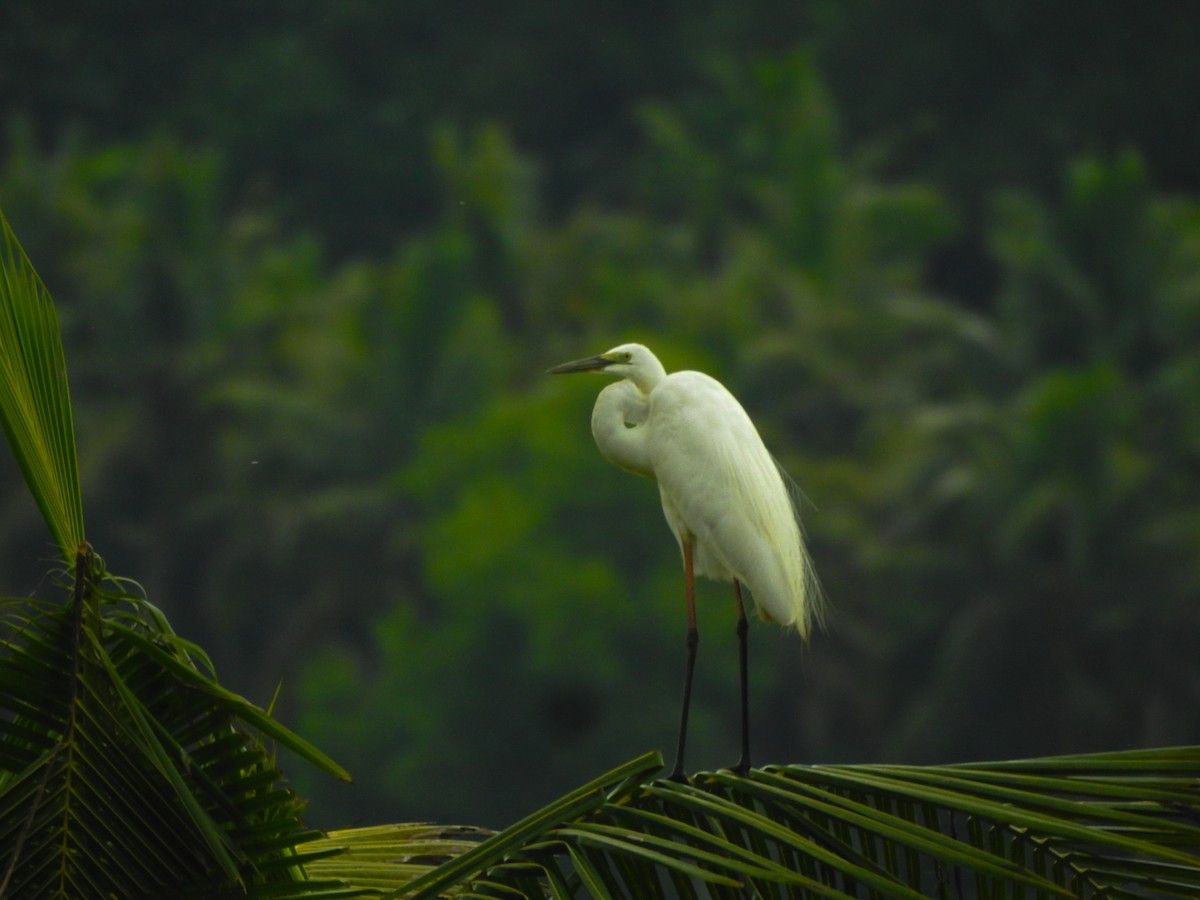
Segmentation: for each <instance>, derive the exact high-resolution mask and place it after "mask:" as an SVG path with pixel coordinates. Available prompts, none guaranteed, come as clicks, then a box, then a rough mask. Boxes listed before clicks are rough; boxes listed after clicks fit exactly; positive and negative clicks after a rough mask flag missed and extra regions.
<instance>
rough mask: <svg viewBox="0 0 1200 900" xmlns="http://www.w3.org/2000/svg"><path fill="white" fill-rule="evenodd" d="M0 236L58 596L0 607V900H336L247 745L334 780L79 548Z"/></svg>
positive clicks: (274, 781) (335, 889) (23, 403)
mask: <svg viewBox="0 0 1200 900" xmlns="http://www.w3.org/2000/svg"><path fill="white" fill-rule="evenodd" d="M0 230H2V231H3V248H2V254H0V419H2V421H3V423H4V429H5V434H6V435H7V437H8V441H9V445H10V446H11V447H12V449H13V453H14V455H15V457H16V459H17V462H18V463H19V465H20V467H21V469H22V471H23V472H24V474H25V478H26V482H27V484H28V486H29V489H30V491H31V492H32V494H33V496H34V498H35V500H36V501H37V503H38V506H39V507H40V508H41V510H42V512H43V515H44V516H45V519H46V522H47V524H48V525H49V527H50V530H51V532H52V533H53V535H54V538H55V541H56V542H57V544H58V546H59V550H60V552H61V553H62V555H63V557H64V559H65V560H67V562H68V565H69V569H68V570H67V571H66V572H65V573H64V575H63V577H62V579H61V580H63V581H66V582H67V583H68V584H70V585H71V588H70V590H69V592H68V595H67V597H66V598H65V602H50V601H44V600H35V599H2V598H0V896H3V897H6V898H7V897H30V898H39V900H41V898H64V900H65V898H86V897H164V896H191V895H193V894H194V895H197V896H205V897H221V896H225V895H229V896H239V897H244V896H246V895H247V894H258V895H260V896H270V897H281V898H287V897H319V896H334V897H342V896H347V895H348V893H347V890H346V888H345V887H344V886H343V885H342V884H341V883H340V882H320V881H317V880H313V879H309V878H308V877H307V875H306V873H305V871H304V864H305V863H306V862H308V861H309V860H311V859H313V858H315V857H317V856H320V855H321V854H322V853H325V852H331V851H325V850H321V849H317V850H311V849H310V850H309V851H307V852H305V853H299V852H297V850H296V846H297V844H299V843H303V842H309V841H311V840H312V839H313V838H314V837H315V836H316V835H315V834H314V833H313V832H311V831H309V830H308V829H307V828H305V826H304V824H303V821H302V819H301V816H300V813H301V809H302V803H301V802H300V800H299V799H298V798H297V797H296V796H295V794H294V793H293V792H292V791H291V790H290V789H289V788H288V787H287V785H286V783H285V782H284V779H283V775H282V773H281V772H280V771H279V770H278V768H277V767H276V766H275V763H274V760H273V753H272V751H271V750H270V748H268V746H267V745H266V743H265V740H266V738H272V739H274V740H275V741H277V742H278V743H279V744H281V745H283V746H285V747H287V748H288V749H290V750H292V751H293V752H295V753H296V754H298V755H299V756H300V757H301V758H304V759H307V760H308V761H310V762H312V763H314V764H315V765H317V766H319V767H320V768H322V769H324V770H325V771H327V772H329V773H331V774H333V775H335V776H337V777H341V778H347V779H348V778H349V776H348V775H347V774H346V772H345V771H344V770H343V769H341V768H340V767H339V766H338V765H337V764H336V763H334V762H333V761H332V760H331V759H329V758H328V757H327V756H325V755H324V754H323V753H321V752H320V751H319V750H317V749H316V748H315V747H313V746H312V745H311V744H309V743H308V742H307V741H304V740H303V739H302V738H300V737H298V736H297V735H295V734H293V733H292V732H290V731H289V730H288V729H286V728H284V727H283V726H282V725H280V724H279V723H278V722H276V721H275V720H273V719H272V718H271V717H270V716H269V715H268V714H267V713H265V712H264V711H263V710H261V709H259V708H257V707H256V706H254V705H253V704H251V703H249V702H248V701H246V700H245V699H243V698H241V697H239V696H237V695H236V694H234V693H232V692H230V691H228V690H226V689H225V688H223V687H222V686H221V685H220V684H218V683H217V681H216V679H215V677H214V675H213V673H212V670H211V668H212V667H211V665H210V664H209V662H208V660H207V658H206V657H205V656H204V654H203V653H202V652H201V651H199V650H198V648H196V647H195V646H193V645H192V644H190V643H188V642H187V641H184V640H182V639H180V638H179V637H177V636H176V635H175V634H174V633H173V632H172V631H171V629H170V627H169V626H168V625H167V622H166V619H165V617H163V616H162V614H161V613H159V612H158V610H156V609H155V608H154V607H153V606H151V605H150V604H149V603H148V602H146V601H145V600H144V599H142V598H140V597H138V596H134V595H131V594H129V593H127V592H126V591H124V590H123V589H122V588H121V587H120V583H119V582H117V581H115V580H114V579H112V578H110V577H109V576H108V574H107V572H106V571H105V569H104V566H103V564H102V562H101V561H100V560H99V558H98V557H97V556H96V555H95V554H94V553H93V552H92V550H91V548H90V547H89V546H88V544H87V542H86V540H85V538H84V531H83V514H82V508H81V503H80V492H79V479H78V473H77V467H76V460H75V445H74V434H73V426H72V422H71V409H70V402H69V397H68V394H67V379H66V368H65V364H64V361H63V352H62V343H61V338H60V335H59V331H58V323H57V319H56V317H55V313H54V308H53V306H52V304H51V301H50V297H49V294H48V293H47V292H46V289H45V286H44V285H43V284H42V282H41V280H40V279H39V278H38V277H37V274H36V273H35V272H34V270H33V267H32V266H31V265H30V263H29V260H28V259H27V258H26V257H25V254H24V252H23V251H22V250H21V248H20V245H19V244H18V243H17V240H16V238H15V236H14V235H13V233H12V230H11V229H10V228H9V226H8V223H7V221H6V220H4V218H3V215H2V214H0ZM351 893H353V892H351Z"/></svg>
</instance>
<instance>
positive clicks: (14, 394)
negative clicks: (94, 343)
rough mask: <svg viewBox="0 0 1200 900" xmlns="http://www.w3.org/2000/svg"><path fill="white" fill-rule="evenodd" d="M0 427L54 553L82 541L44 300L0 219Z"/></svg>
mask: <svg viewBox="0 0 1200 900" xmlns="http://www.w3.org/2000/svg"><path fill="white" fill-rule="evenodd" d="M0 231H2V232H3V241H2V242H0V422H2V423H3V426H4V433H5V435H6V436H7V437H8V444H9V446H10V447H11V448H12V451H13V455H14V457H15V458H16V460H17V465H18V466H20V468H21V472H22V474H23V475H24V476H25V482H26V484H27V485H28V486H29V491H30V493H31V494H32V495H33V498H34V501H35V502H36V503H37V505H38V508H39V509H40V510H41V512H42V516H43V517H44V518H45V520H46V524H47V526H48V527H49V528H50V532H51V534H53V535H54V540H55V543H56V544H57V546H58V549H59V553H60V554H61V555H62V558H63V559H64V560H67V561H70V560H71V559H72V558H73V556H74V553H75V550H76V548H77V547H78V546H79V545H80V543H81V542H82V541H83V539H84V531H83V502H82V499H81V495H80V489H79V466H78V463H77V461H76V458H75V426H74V422H73V419H72V416H71V400H70V396H69V392H68V390H67V367H66V363H65V361H64V358H63V348H62V336H61V334H60V332H59V327H58V317H57V315H56V313H55V311H54V304H53V303H52V302H51V299H50V294H49V292H48V291H47V290H46V286H45V285H44V284H43V283H42V280H41V278H39V277H38V274H37V272H36V271H35V270H34V268H33V265H32V263H30V261H29V259H28V257H26V256H25V251H24V250H22V249H21V245H20V243H19V242H18V241H17V237H16V235H15V234H14V233H13V230H12V228H11V227H10V226H9V224H8V220H7V219H6V218H5V217H4V214H3V212H0Z"/></svg>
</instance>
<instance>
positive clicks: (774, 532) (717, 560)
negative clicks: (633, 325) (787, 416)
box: [549, 344, 821, 780]
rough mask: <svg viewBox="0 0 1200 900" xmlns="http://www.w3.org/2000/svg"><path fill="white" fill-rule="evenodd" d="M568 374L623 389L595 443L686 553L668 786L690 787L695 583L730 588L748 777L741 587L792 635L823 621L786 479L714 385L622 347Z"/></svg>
mask: <svg viewBox="0 0 1200 900" xmlns="http://www.w3.org/2000/svg"><path fill="white" fill-rule="evenodd" d="M568 372H600V373H603V374H606V375H616V376H617V377H619V378H621V381H618V382H617V383H616V384H610V385H609V386H608V387H606V388H604V390H602V391H601V392H600V396H599V397H597V398H596V406H595V408H594V409H593V410H592V435H593V437H595V439H596V444H597V446H598V447H599V448H600V452H601V453H602V454H603V455H604V457H605V458H606V459H608V460H609V461H610V462H612V463H614V464H616V465H618V466H620V467H621V468H622V469H626V470H627V471H630V472H634V473H636V474H638V475H645V476H648V477H650V478H653V479H655V480H656V481H657V482H658V490H659V494H660V496H661V498H662V506H663V513H664V514H665V515H666V517H667V523H668V524H669V525H670V526H671V530H672V531H673V532H675V538H676V540H678V541H679V547H680V550H681V551H682V553H683V581H684V593H685V596H686V598H687V668H686V669H685V671H684V682H683V708H682V710H681V712H680V720H679V745H678V749H677V751H676V755H675V768H674V771H673V772H672V774H671V777H672V778H675V779H677V780H681V779H683V778H684V777H685V776H684V769H683V755H684V746H685V744H686V743H687V723H688V706H689V704H690V702H691V693H692V671H693V669H694V668H695V664H696V647H697V646H698V644H699V640H700V637H699V631H698V630H697V627H696V602H695V579H694V574H700V575H706V576H708V577H709V578H715V579H718V580H722V581H732V582H733V593H734V599H735V602H736V604H737V637H738V662H739V671H740V676H741V707H742V708H741V713H742V723H741V724H742V757H741V759H740V760H739V761H738V763H737V765H736V766H735V767H734V769H735V771H739V772H745V771H746V770H747V769H749V768H750V714H749V710H748V697H747V687H746V670H747V663H746V643H747V641H746V632H747V624H746V612H745V609H744V606H743V603H742V590H741V586H742V585H743V584H744V585H745V586H746V587H748V588H749V589H750V594H751V596H752V597H753V598H754V604H755V606H756V608H757V610H758V614H759V615H760V616H761V617H762V618H763V619H765V620H766V621H768V622H776V623H778V624H780V625H783V626H784V627H792V628H795V629H796V630H797V631H798V632H799V633H800V635H801V637H804V638H807V636H808V632H809V628H810V626H811V624H812V623H813V622H814V621H815V620H817V619H819V617H820V614H821V603H820V591H819V590H818V588H817V583H816V578H815V576H814V574H813V570H812V565H811V564H810V562H809V558H808V552H807V551H806V549H805V547H804V538H803V534H802V532H801V530H800V525H799V519H798V516H797V511H796V507H795V504H794V502H793V498H792V492H791V491H790V490H789V483H790V482H789V479H788V478H787V476H786V475H785V474H784V473H783V472H782V470H781V469H780V468H779V466H778V464H777V463H776V462H775V459H774V457H772V456H771V454H770V453H768V452H767V448H766V447H765V446H764V445H763V442H762V438H760V437H759V436H758V431H757V430H756V429H755V427H754V423H752V422H751V421H750V417H749V416H748V415H746V411H745V410H744V409H742V405H741V404H740V403H738V401H737V400H736V399H735V398H734V396H733V395H732V394H731V393H729V391H727V390H726V389H725V387H724V386H723V385H722V384H721V383H720V382H719V381H717V380H716V379H714V378H710V377H709V376H708V375H705V374H703V373H701V372H673V373H671V374H670V375H668V374H667V372H666V370H665V369H664V368H663V365H662V363H660V362H659V361H658V358H657V357H656V356H655V355H654V354H653V353H651V352H650V351H649V350H648V349H647V348H646V347H643V346H642V345H641V344H622V345H621V346H619V347H614V348H613V349H612V350H609V351H608V352H607V353H601V354H600V355H599V356H592V357H589V358H588V359H579V360H575V361H574V362H569V363H563V364H562V365H561V366H555V367H554V368H553V369H550V370H549V374H554V375H558V374H565V373H568Z"/></svg>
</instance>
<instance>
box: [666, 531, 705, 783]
mask: <svg viewBox="0 0 1200 900" xmlns="http://www.w3.org/2000/svg"><path fill="white" fill-rule="evenodd" d="M683 588H684V592H685V593H686V594H687V622H688V628H687V669H685V670H684V674H683V709H682V711H681V712H680V713H679V746H678V747H677V748H676V750H675V769H674V770H673V771H672V772H671V775H670V777H671V779H672V780H673V781H687V776H686V775H685V774H684V773H683V751H684V746H685V745H686V744H687V725H688V705H689V704H690V703H691V701H692V670H693V669H695V667H696V647H697V646H698V645H699V644H700V631H699V630H698V629H697V628H696V579H695V576H694V575H693V574H692V543H691V541H684V542H683Z"/></svg>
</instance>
